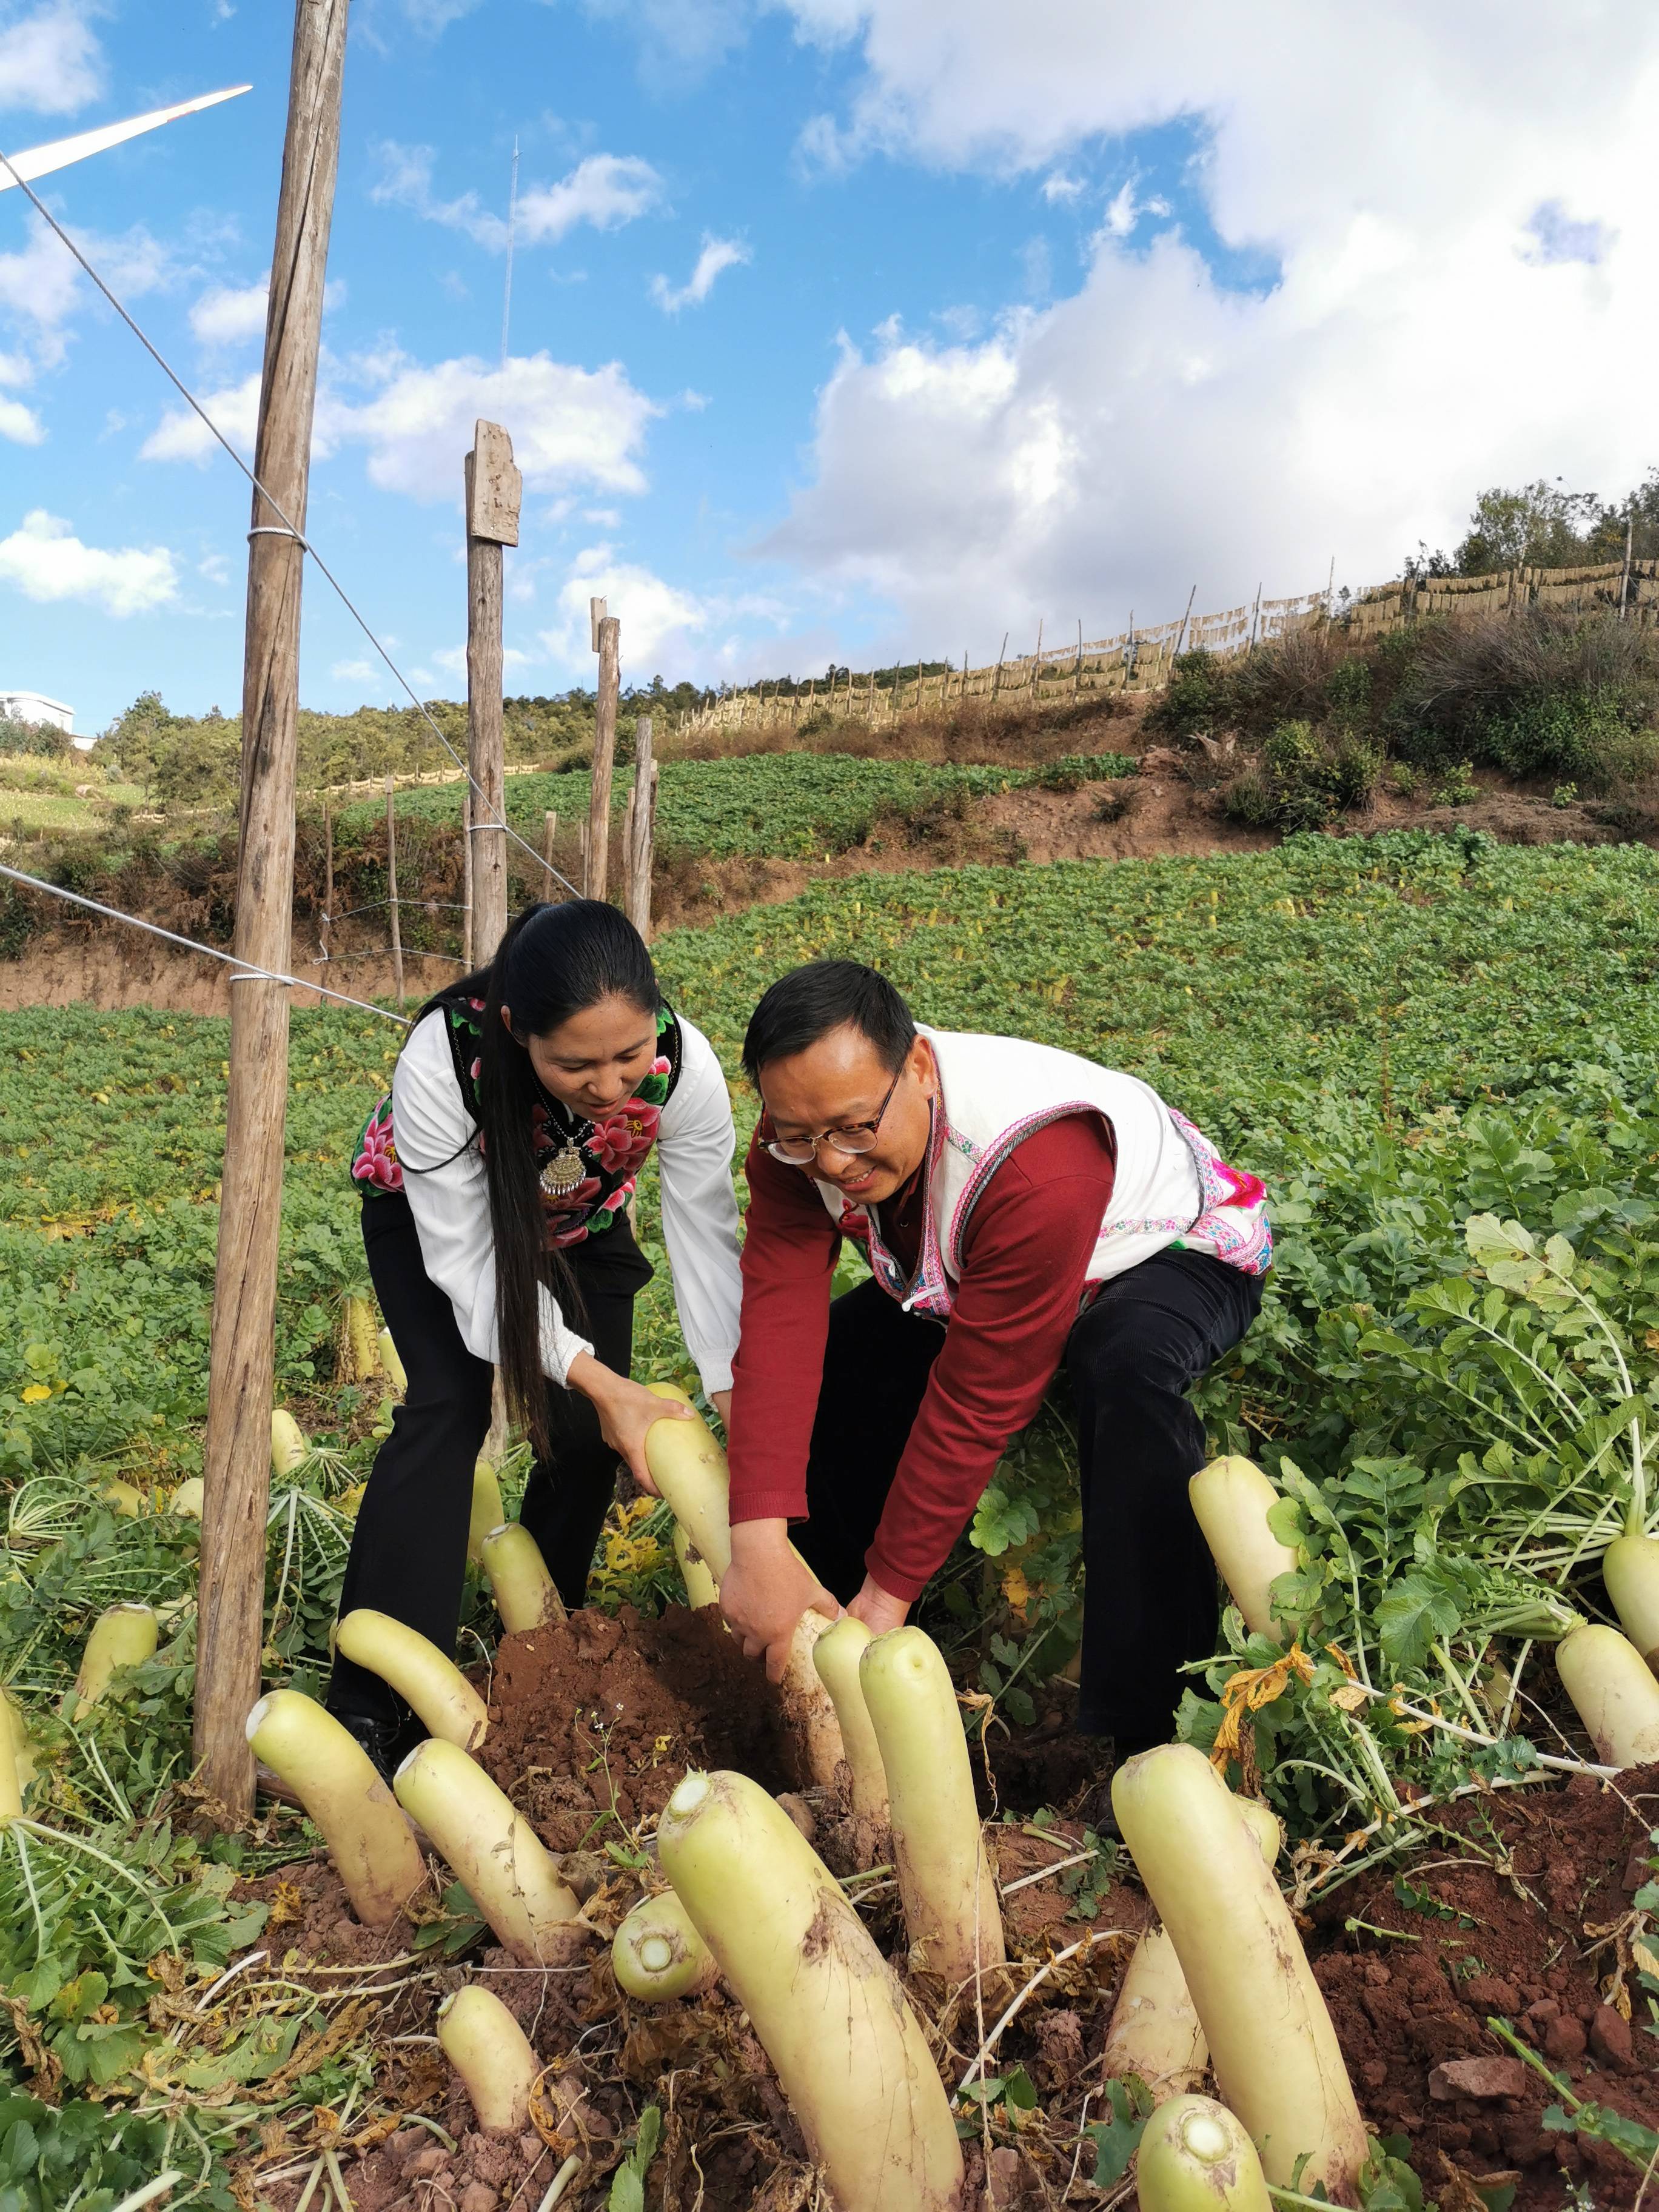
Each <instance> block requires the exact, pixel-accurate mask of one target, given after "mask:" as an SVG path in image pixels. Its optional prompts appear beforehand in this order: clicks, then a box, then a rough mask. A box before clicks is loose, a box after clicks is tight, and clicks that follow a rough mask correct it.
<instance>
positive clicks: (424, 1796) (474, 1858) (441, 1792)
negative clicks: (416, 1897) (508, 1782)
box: [392, 1737, 581, 1965]
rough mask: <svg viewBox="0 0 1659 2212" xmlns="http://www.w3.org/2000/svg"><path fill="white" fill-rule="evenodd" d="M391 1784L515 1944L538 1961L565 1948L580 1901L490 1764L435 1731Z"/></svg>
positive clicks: (519, 1953) (468, 1890) (506, 1940)
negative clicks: (490, 1770)
mask: <svg viewBox="0 0 1659 2212" xmlns="http://www.w3.org/2000/svg"><path fill="white" fill-rule="evenodd" d="M392 1788H393V1790H396V1792H397V1795H398V1803H399V1804H400V1805H401V1806H402V1807H403V1808H404V1812H405V1813H407V1814H408V1815H409V1817H410V1820H414V1821H416V1823H417V1824H418V1825H419V1826H421V1827H422V1828H423V1829H424V1830H425V1831H426V1832H427V1834H428V1836H430V1838H432V1842H433V1845H434V1848H435V1850H438V1851H439V1852H440V1853H441V1855H442V1857H444V1859H445V1860H446V1861H447V1863H448V1864H449V1866H450V1868H451V1869H453V1872H454V1875H455V1876H456V1879H457V1880H458V1881H459V1882H460V1883H461V1885H462V1887H464V1888H465V1891H466V1893H467V1894H468V1895H469V1896H470V1897H471V1899H472V1901H473V1903H474V1904H475V1905H477V1908H478V1910H479V1911H480V1912H482V1913H483V1917H484V1918H485V1919H486V1920H487V1921H488V1922H489V1924H490V1926H491V1927H492V1928H493V1929H495V1934H496V1936H498V1937H499V1938H500V1940H501V1942H503V1943H505V1944H506V1946H507V1948H508V1950H509V1951H512V1952H513V1953H514V1954H516V1955H517V1956H518V1957H519V1958H520V1959H523V1960H526V1961H527V1962H529V1963H532V1964H535V1965H540V1964H542V1963H543V1962H544V1961H545V1960H549V1959H551V1958H554V1957H557V1956H560V1955H561V1954H562V1947H563V1945H564V1938H565V1936H566V1934H567V1932H568V1928H569V1923H571V1922H572V1921H573V1920H574V1919H575V1917H576V1916H577V1914H578V1913H579V1912H580V1910H581V1906H580V1902H579V1901H578V1899H577V1898H576V1895H575V1893H574V1891H573V1890H571V1889H570V1888H568V1887H567V1886H566V1884H565V1882H564V1881H563V1879H562V1876H561V1875H560V1873H559V1869H558V1868H557V1866H556V1864H555V1863H554V1861H553V1859H552V1857H550V1854H549V1853H548V1851H547V1850H545V1849H544V1846H543V1844H542V1843H541V1840H540V1838H538V1836H537V1834H536V1832H535V1831H534V1829H532V1826H530V1823H529V1822H528V1821H527V1820H526V1819H525V1818H524V1817H523V1815H522V1814H520V1813H519V1812H517V1811H515V1809H514V1808H513V1804H512V1802H511V1801H510V1799H509V1798H508V1797H507V1796H506V1794H505V1793H504V1792H503V1791H502V1790H498V1789H497V1788H496V1786H495V1784H494V1783H493V1782H492V1781H491V1780H490V1778H489V1776H488V1775H487V1774H486V1773H485V1772H484V1771H483V1767H481V1766H479V1765H477V1764H476V1762H475V1761H474V1760H472V1759H469V1758H468V1757H467V1755H466V1753H465V1752H464V1751H463V1750H461V1749H460V1747H459V1745H456V1744H453V1743H445V1742H444V1741H442V1739H441V1738H440V1737H435V1738H434V1739H433V1740H432V1741H430V1742H428V1743H423V1744H421V1745H419V1746H417V1747H416V1749H415V1750H413V1751H411V1752H410V1754H409V1756H408V1758H407V1759H404V1763H403V1765H401V1766H400V1767H399V1768H398V1771H397V1773H396V1774H395V1775H394V1776H393V1777H392Z"/></svg>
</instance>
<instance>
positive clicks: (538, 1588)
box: [478, 1521, 568, 1636]
mask: <svg viewBox="0 0 1659 2212" xmlns="http://www.w3.org/2000/svg"><path fill="white" fill-rule="evenodd" d="M478 1555H479V1557H480V1558H481V1559H483V1571H484V1572H485V1574H487V1575H488V1576H489V1588H490V1591H491V1594H492V1595H493V1596H494V1597H495V1610H496V1612H497V1613H500V1615H501V1626H502V1627H503V1628H504V1629H505V1630H506V1631H507V1634H508V1635H509V1636H519V1635H521V1634H522V1633H523V1632H524V1631H525V1630H526V1629H527V1628H542V1627H544V1626H547V1625H548V1624H550V1623H556V1622H558V1621H561V1620H566V1619H568V1615H567V1613H566V1612H565V1609H564V1601H563V1600H562V1598H561V1597H560V1595H559V1593H558V1591H557V1589H556V1588H555V1587H554V1583H553V1577H552V1576H551V1575H550V1574H549V1572H548V1571H547V1562H546V1560H545V1559H543V1557H542V1548H541V1546H540V1545H539V1544H538V1542H537V1541H536V1539H535V1538H534V1537H533V1536H532V1534H531V1533H530V1531H529V1529H528V1528H526V1527H525V1525H524V1523H523V1522H522V1521H503V1522H501V1523H500V1524H499V1526H497V1527H496V1528H492V1529H491V1530H490V1532H489V1534H488V1535H487V1536H486V1537H485V1538H484V1540H483V1543H482V1544H480V1546H479V1547H478Z"/></svg>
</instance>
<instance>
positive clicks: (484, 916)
mask: <svg viewBox="0 0 1659 2212" xmlns="http://www.w3.org/2000/svg"><path fill="white" fill-rule="evenodd" d="M465 466H466V757H467V766H468V768H469V769H470V771H471V776H472V786H473V797H474V802H475V803H474V805H473V809H472V840H471V842H472V958H473V963H474V965H475V966H477V967H482V966H483V964H484V963H485V962H486V961H487V960H493V959H494V958H495V947H496V946H497V945H499V944H500V943H501V939H502V938H503V937H505V936H506V934H507V828H506V823H507V814H506V796H505V792H504V789H503V784H504V778H503V775H502V772H501V769H502V761H503V757H504V752H503V744H502V737H501V670H502V665H503V664H502V653H501V561H502V555H501V549H502V547H503V546H505V545H516V544H518V542H519V502H520V497H521V496H522V494H523V490H524V478H523V477H521V476H520V473H519V471H518V470H517V469H516V468H515V467H514V466H513V441H512V439H511V438H509V437H508V436H507V432H506V431H505V430H504V429H502V428H501V424H500V423H499V422H479V423H478V424H477V426H476V427H475V428H474V430H473V434H472V451H471V453H469V454H468V455H467V456H466V464H465Z"/></svg>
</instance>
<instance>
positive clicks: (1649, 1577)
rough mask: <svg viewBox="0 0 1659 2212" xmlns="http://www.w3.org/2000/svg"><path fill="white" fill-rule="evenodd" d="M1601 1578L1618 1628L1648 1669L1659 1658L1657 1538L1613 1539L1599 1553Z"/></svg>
mask: <svg viewBox="0 0 1659 2212" xmlns="http://www.w3.org/2000/svg"><path fill="white" fill-rule="evenodd" d="M1601 1579H1602V1581H1603V1582H1605V1583H1606V1584H1607V1595H1608V1596H1609V1597H1610V1598H1611V1599H1612V1600H1613V1611H1614V1612H1615V1613H1617V1614H1618V1616H1619V1623H1620V1627H1621V1628H1623V1630H1624V1632H1625V1633H1626V1636H1628V1637H1629V1638H1630V1640H1631V1642H1632V1644H1634V1645H1635V1646H1636V1648H1637V1650H1638V1651H1639V1652H1640V1653H1641V1655H1642V1656H1643V1658H1644V1659H1645V1660H1646V1661H1647V1662H1648V1665H1649V1666H1650V1667H1652V1666H1653V1665H1654V1662H1655V1661H1656V1659H1659V1539H1656V1538H1654V1537H1652V1536H1642V1535H1624V1536H1615V1537H1614V1539H1613V1541H1612V1543H1610V1544H1609V1545H1608V1546H1607V1550H1606V1551H1605V1552H1603V1553H1602V1554H1601Z"/></svg>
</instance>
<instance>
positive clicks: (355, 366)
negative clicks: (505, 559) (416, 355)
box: [140, 349, 661, 501]
mask: <svg viewBox="0 0 1659 2212" xmlns="http://www.w3.org/2000/svg"><path fill="white" fill-rule="evenodd" d="M353 387H356V389H358V390H361V391H362V392H364V394H365V395H366V396H365V397H363V398H354V397H352V396H351V392H352V389H353ZM202 404H203V406H204V408H205V409H206V410H207V413H208V414H209V416H210V417H211V419H212V421H213V422H214V423H215V424H216V426H217V428H219V429H221V430H222V432H223V433H224V435H225V436H226V437H227V438H228V440H229V441H230V442H231V444H232V445H233V446H234V447H237V449H238V450H239V451H240V453H243V454H244V455H246V454H248V453H252V449H253V435H254V430H255V427H256V423H257V418H258V405H259V377H258V371H257V370H256V371H254V372H253V373H252V374H251V375H248V376H246V377H244V378H243V379H242V380H241V382H240V383H239V384H234V385H229V386H226V387H225V388H224V389H222V390H221V391H218V392H209V393H207V394H205V395H204V398H203V400H202ZM660 412H661V410H660V409H659V407H658V406H657V405H656V404H655V403H654V402H653V401H652V400H650V399H647V398H646V396H645V394H644V393H643V392H640V391H639V390H637V389H636V388H635V386H634V385H632V384H631V383H630V382H629V379H628V375H627V373H626V371H625V370H624V369H623V368H622V366H621V364H620V363H619V362H610V363H608V364H607V365H606V366H605V368H598V369H584V368H571V367H569V366H568V364H566V363H565V362H556V361H554V360H551V359H550V357H549V356H547V355H546V354H544V353H538V354H532V355H528V356H525V355H514V356H512V357H511V358H510V359H509V360H508V362H507V365H506V367H505V368H491V367H489V365H488V364H487V363H485V362H482V361H478V360H476V359H472V358H464V359H460V360H456V361H441V362H434V363H433V364H432V365H431V366H430V367H429V368H428V367H426V366H424V365H422V363H420V362H413V361H410V359H409V358H408V357H407V356H405V355H403V354H400V353H398V352H397V351H395V350H391V349H388V350H386V351H384V352H381V353H380V354H375V355H359V356H356V357H354V358H353V359H352V360H350V361H349V362H344V363H342V362H338V361H337V360H335V359H333V358H332V357H331V356H329V355H328V354H326V353H325V355H324V357H323V363H322V372H321V381H320V384H319V390H318V394H317V410H316V416H315V422H314V426H313V434H312V453H313V456H314V457H315V458H317V459H325V458H326V457H327V456H328V455H329V454H330V453H333V452H335V451H337V449H338V448H339V447H343V446H347V445H357V446H362V447H365V448H366V449H367V453H368V474H369V477H370V479H371V481H372V482H373V483H377V484H379V485H380V487H381V489H383V490H386V491H397V492H404V493H405V494H407V495H409V496H410V498H413V499H419V500H447V501H459V497H460V490H461V457H462V455H463V454H464V453H465V452H466V451H467V449H468V447H470V446H471V443H472V438H473V428H474V425H475V423H476V422H477V420H478V418H479V416H486V417H487V418H488V419H489V420H490V421H491V422H507V423H510V424H511V425H512V429H513V457H514V459H516V460H517V462H518V465H519V466H520V469H521V470H522V471H524V477H525V482H526V484H527V485H528V486H529V487H530V489H532V491H538V492H542V491H550V490H551V491H560V490H564V489H567V488H568V487H570V486H573V485H582V486H586V487H588V488H590V489H592V490H595V491H598V492H601V493H605V492H610V493H617V492H623V493H627V492H640V491H643V490H644V489H645V475H644V471H643V470H642V469H641V465H640V459H639V456H640V453H641V448H642V446H643V443H644V439H645V433H646V428H647V425H648V423H649V422H651V420H652V418H653V416H655V415H657V414H659V413H660ZM217 450H218V449H217V446H216V442H215V441H214V439H213V437H212V435H211V434H210V432H209V430H208V428H207V426H206V424H205V423H204V422H202V421H201V419H200V417H199V416H197V415H195V414H192V413H191V410H189V409H187V408H184V407H178V408H172V409H169V410H168V411H167V413H166V414H165V415H163V416H162V417H161V421H160V422H159V423H158V424H157V425H156V427H155V429H154V430H152V431H151V433H150V435H149V437H148V438H147V439H146V440H145V441H144V443H143V447H142V448H141V451H140V458H141V459H143V460H147V461H195V462H204V461H207V460H210V459H211V458H212V457H213V455H214V454H215V453H216V451H217Z"/></svg>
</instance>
